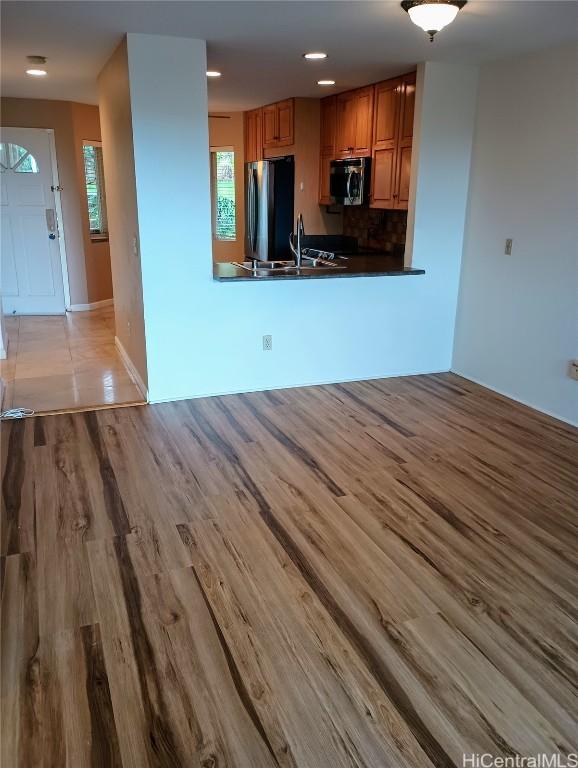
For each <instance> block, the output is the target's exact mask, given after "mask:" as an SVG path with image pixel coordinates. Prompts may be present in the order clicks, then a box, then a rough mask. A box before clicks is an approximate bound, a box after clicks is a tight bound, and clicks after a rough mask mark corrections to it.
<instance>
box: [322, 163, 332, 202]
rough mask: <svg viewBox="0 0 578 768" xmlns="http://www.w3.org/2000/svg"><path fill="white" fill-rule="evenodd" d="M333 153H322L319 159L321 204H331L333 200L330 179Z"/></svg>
mask: <svg viewBox="0 0 578 768" xmlns="http://www.w3.org/2000/svg"><path fill="white" fill-rule="evenodd" d="M332 160H333V155H321V158H320V160H319V204H320V205H331V203H332V202H333V201H332V200H331V196H330V194H329V179H330V173H331V161H332Z"/></svg>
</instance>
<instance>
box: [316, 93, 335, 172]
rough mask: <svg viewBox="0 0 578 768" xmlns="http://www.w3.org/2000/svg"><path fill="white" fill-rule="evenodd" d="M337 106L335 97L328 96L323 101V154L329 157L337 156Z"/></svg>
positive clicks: (321, 142)
mask: <svg viewBox="0 0 578 768" xmlns="http://www.w3.org/2000/svg"><path fill="white" fill-rule="evenodd" d="M336 109H337V104H336V98H335V96H327V97H326V98H325V99H321V141H320V149H321V154H322V155H326V156H329V155H331V156H332V157H333V155H334V154H335V127H336V126H335V123H336V117H337V113H336Z"/></svg>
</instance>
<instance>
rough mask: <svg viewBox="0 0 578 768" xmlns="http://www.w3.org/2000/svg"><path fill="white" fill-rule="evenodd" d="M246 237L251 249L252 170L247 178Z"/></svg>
mask: <svg viewBox="0 0 578 768" xmlns="http://www.w3.org/2000/svg"><path fill="white" fill-rule="evenodd" d="M247 207H248V209H249V210H248V215H247V229H248V230H249V231H248V232H247V236H248V237H247V239H248V240H249V246H250V247H251V249H253V170H252V169H251V174H250V175H249V176H248V178H247Z"/></svg>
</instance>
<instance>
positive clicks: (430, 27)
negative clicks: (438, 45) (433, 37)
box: [408, 3, 459, 32]
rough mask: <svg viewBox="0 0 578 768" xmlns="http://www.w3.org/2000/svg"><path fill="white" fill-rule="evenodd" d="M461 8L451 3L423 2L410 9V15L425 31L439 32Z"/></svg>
mask: <svg viewBox="0 0 578 768" xmlns="http://www.w3.org/2000/svg"><path fill="white" fill-rule="evenodd" d="M458 11H459V8H458V6H457V5H450V4H449V3H422V4H421V5H414V6H413V8H409V9H408V13H409V17H410V19H411V20H412V21H413V23H414V24H416V25H417V26H418V27H421V28H422V29H423V31H424V32H439V31H440V29H443V28H444V27H447V25H448V24H451V22H452V21H453V20H454V19H455V18H456V16H457V14H458Z"/></svg>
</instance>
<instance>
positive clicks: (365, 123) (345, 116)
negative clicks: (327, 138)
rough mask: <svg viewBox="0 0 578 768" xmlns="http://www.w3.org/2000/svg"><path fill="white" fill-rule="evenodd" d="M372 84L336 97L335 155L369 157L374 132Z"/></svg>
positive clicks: (339, 156) (338, 156)
mask: <svg viewBox="0 0 578 768" xmlns="http://www.w3.org/2000/svg"><path fill="white" fill-rule="evenodd" d="M373 92H374V88H373V86H372V85H370V86H367V87H365V88H357V89H356V90H354V91H347V92H346V93H340V94H339V96H337V97H336V139H335V157H337V158H348V157H369V156H370V155H371V152H372V132H373Z"/></svg>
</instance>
